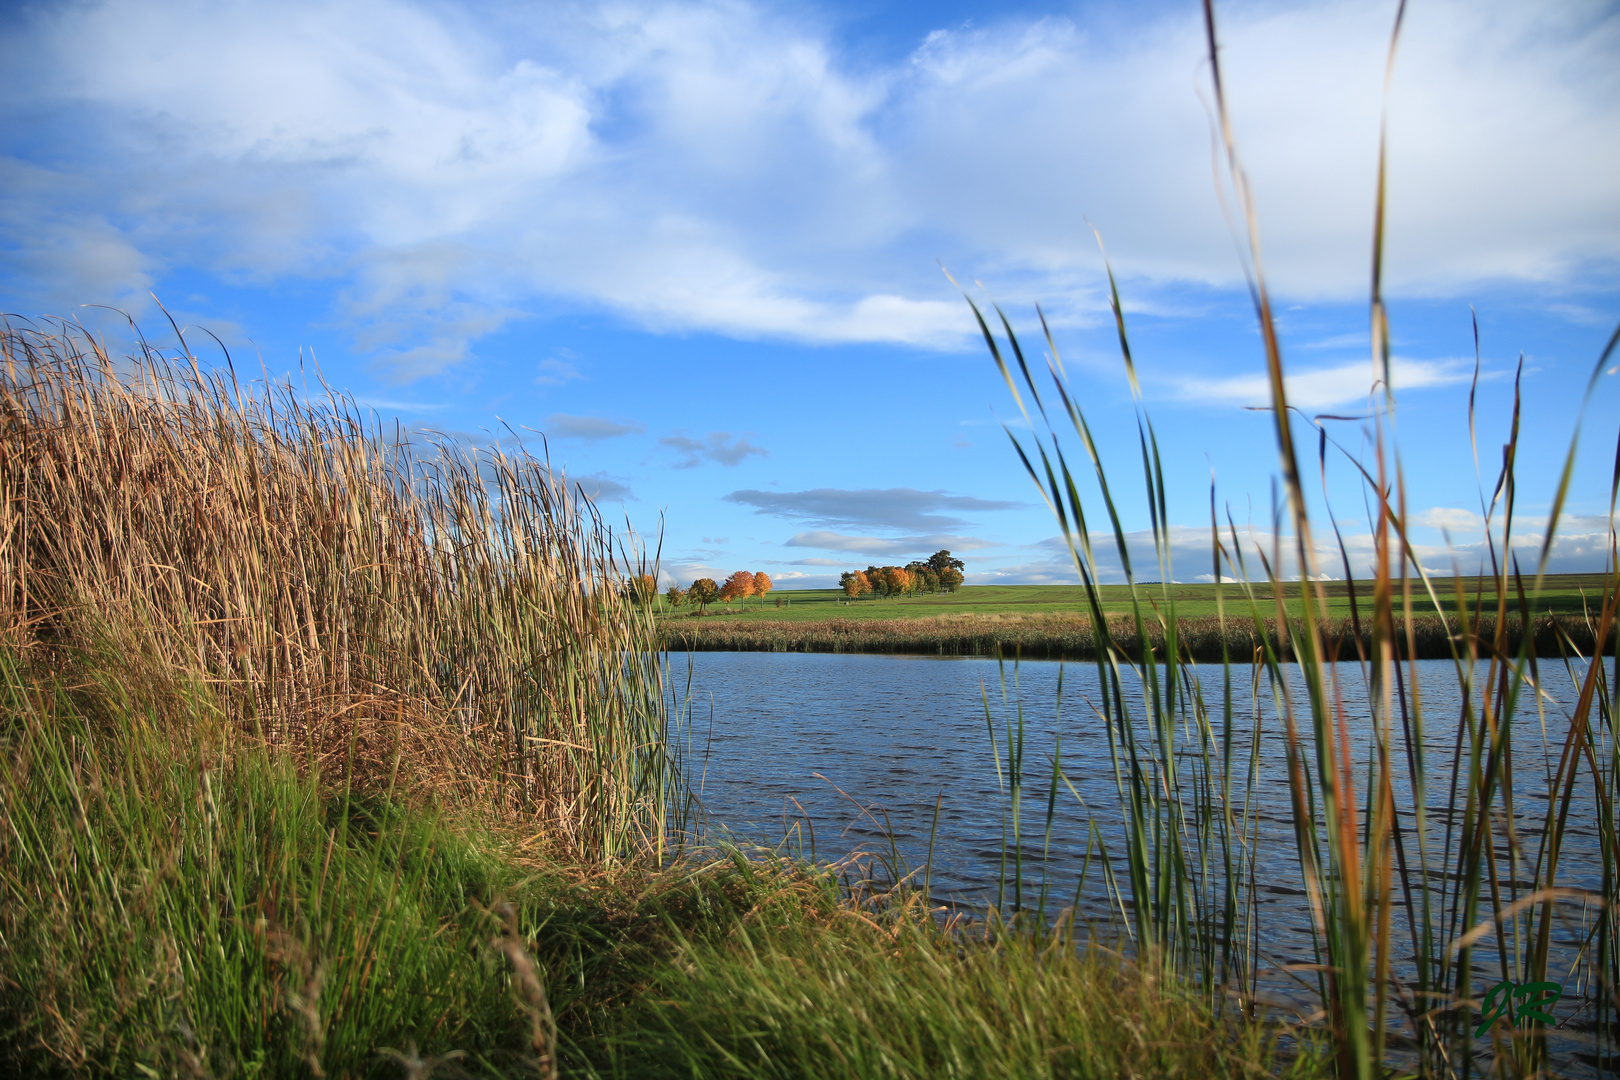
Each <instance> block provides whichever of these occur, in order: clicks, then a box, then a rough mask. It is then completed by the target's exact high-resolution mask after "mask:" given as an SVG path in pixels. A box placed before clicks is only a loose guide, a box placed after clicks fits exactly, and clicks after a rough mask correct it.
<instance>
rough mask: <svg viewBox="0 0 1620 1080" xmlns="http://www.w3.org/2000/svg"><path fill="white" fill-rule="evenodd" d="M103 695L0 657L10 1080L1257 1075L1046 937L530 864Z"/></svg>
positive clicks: (512, 843)
mask: <svg viewBox="0 0 1620 1080" xmlns="http://www.w3.org/2000/svg"><path fill="white" fill-rule="evenodd" d="M98 672H99V677H97V675H98ZM122 675H123V672H122V671H121V669H120V666H119V665H118V664H117V663H116V662H115V661H111V660H106V659H104V660H103V661H102V663H101V664H100V665H86V664H83V663H81V664H79V665H78V668H77V676H78V677H77V678H76V679H75V680H74V682H73V684H72V685H63V684H62V683H61V682H60V680H57V679H55V678H53V677H52V676H51V675H49V674H47V673H42V672H39V671H37V670H36V671H27V670H25V669H23V668H22V667H21V666H20V664H19V660H18V658H17V657H16V656H15V655H14V654H9V653H8V654H5V655H0V695H3V696H0V710H3V713H0V715H3V726H0V744H3V751H4V754H3V757H0V807H3V809H4V813H5V820H6V825H7V829H6V832H5V835H4V837H3V838H0V857H3V859H4V865H5V867H6V872H5V878H4V890H3V892H0V974H3V977H4V980H5V981H4V991H3V993H0V1062H3V1066H4V1067H5V1068H6V1069H7V1070H8V1071H9V1072H10V1073H11V1074H12V1075H31V1076H35V1075H37V1076H48V1075H60V1076H141V1075H147V1076H216V1077H224V1076H265V1077H269V1076H300V1075H315V1076H321V1075H325V1076H333V1077H338V1076H346V1077H361V1076H379V1077H385V1076H406V1077H412V1076H417V1077H420V1076H427V1075H431V1074H433V1073H435V1072H439V1073H441V1074H443V1075H468V1074H471V1075H476V1076H522V1075H541V1076H558V1075H561V1076H604V1077H648V1076H671V1077H675V1076H706V1077H707V1076H738V1077H744V1076H748V1077H752V1076H780V1077H815V1076H825V1077H835V1076H836V1077H846V1076H857V1077H866V1076H871V1077H916V1078H918V1080H922V1078H925V1077H938V1076H947V1077H963V1078H969V1077H980V1076H1009V1077H1011V1076H1062V1077H1099V1078H1102V1077H1114V1076H1205V1075H1209V1076H1231V1077H1248V1076H1262V1075H1267V1074H1268V1071H1270V1070H1271V1069H1272V1065H1273V1061H1272V1056H1271V1048H1269V1047H1268V1046H1266V1045H1264V1044H1262V1043H1261V1042H1260V1041H1259V1038H1258V1036H1259V1032H1258V1031H1257V1030H1249V1031H1240V1030H1235V1029H1232V1028H1231V1027H1230V1026H1229V1025H1223V1024H1220V1023H1217V1022H1215V1021H1214V1020H1213V1019H1212V1017H1211V1016H1210V1014H1209V1013H1208V1011H1207V1010H1206V1009H1205V1007H1204V1006H1203V1004H1202V1003H1201V1002H1199V1001H1198V1000H1196V999H1195V998H1192V997H1190V996H1189V995H1188V994H1187V992H1185V991H1183V990H1180V989H1178V986H1179V984H1178V983H1177V982H1176V981H1175V980H1173V979H1172V980H1169V981H1166V980H1164V979H1162V978H1155V977H1151V976H1148V975H1144V974H1143V973H1141V972H1139V971H1137V970H1136V969H1134V968H1132V967H1130V966H1129V965H1126V964H1123V963H1121V962H1120V961H1119V960H1118V959H1117V958H1109V957H1108V956H1106V955H1104V954H1101V953H1097V952H1090V953H1086V952H1080V951H1076V949H1075V948H1074V942H1073V941H1072V940H1068V939H1050V940H1046V941H1044V942H1042V941H1040V940H1038V939H1036V938H1033V937H1030V936H1027V935H1021V934H1010V935H1009V934H1003V935H999V936H992V935H987V934H986V933H985V928H984V927H982V926H981V927H979V928H977V929H965V928H957V929H954V930H952V929H948V928H943V927H941V926H940V925H939V924H938V923H936V922H935V921H934V919H933V918H932V917H930V916H929V915H928V913H927V912H926V911H925V910H924V909H922V908H921V907H920V906H919V905H918V904H917V902H916V898H915V897H910V896H905V895H901V896H897V897H890V898H888V899H887V900H884V899H877V900H874V899H872V898H870V897H868V900H867V902H866V903H864V904H852V903H850V902H849V901H848V900H846V899H845V894H844V893H843V892H842V891H841V888H840V885H839V883H838V880H837V878H836V876H835V875H834V874H833V873H832V872H829V871H827V870H817V869H815V868H808V867H801V866H796V865H793V864H789V863H783V862H778V861H774V860H763V859H760V858H757V857H756V858H754V859H748V858H744V857H742V856H741V855H735V856H732V857H722V858H720V859H718V860H715V859H713V858H712V857H711V858H709V859H704V858H702V857H700V856H699V855H698V854H697V853H693V854H692V855H690V856H688V857H687V858H684V859H681V860H676V861H674V862H672V863H671V864H669V865H666V866H664V867H663V868H656V867H654V866H652V865H650V864H646V863H642V864H640V865H633V866H623V867H620V868H618V869H617V870H610V869H607V868H603V867H600V866H595V867H593V866H589V865H582V864H579V863H577V862H576V863H558V862H556V861H554V860H551V859H547V858H544V857H541V856H537V855H536V853H535V844H534V838H533V835H532V833H531V832H530V831H529V830H527V829H525V828H523V827H521V826H520V825H519V824H517V823H514V822H510V821H504V822H503V821H499V820H493V819H490V818H488V817H486V816H481V815H474V814H469V813H468V812H467V808H465V807H464V808H462V810H461V811H460V812H450V811H447V810H445V809H444V808H442V807H433V806H431V805H426V804H424V803H423V802H422V801H421V800H420V799H419V798H415V797H412V795H411V793H410V792H409V791H407V790H403V789H398V790H388V789H384V790H380V791H374V792H370V793H362V792H361V791H360V790H358V789H357V788H356V786H355V785H354V784H353V783H351V782H350V781H351V780H353V779H355V777H354V776H353V774H352V773H351V772H350V771H348V769H347V768H346V767H345V766H344V765H343V764H342V763H337V764H335V765H333V766H332V767H331V771H329V772H316V771H312V770H310V769H308V768H303V767H301V763H300V762H298V761H296V760H294V759H293V758H291V757H289V756H287V755H285V754H278V753H276V752H275V751H273V750H270V749H268V748H266V747H264V746H263V745H262V744H253V743H248V742H244V741H241V740H238V739H234V738H233V737H232V735H231V733H230V732H229V731H228V730H227V729H225V728H224V727H223V726H222V725H221V712H220V709H219V707H218V702H217V701H214V700H211V697H210V695H209V693H208V692H207V691H206V690H205V689H203V688H200V687H193V688H191V690H190V691H189V692H188V693H186V694H185V695H184V696H183V698H181V699H178V700H177V699H165V701H163V702H159V701H154V700H151V699H149V698H144V697H143V695H141V694H140V693H138V692H133V691H132V690H131V689H130V688H129V687H128V686H127V684H126V681H125V680H124V679H123V678H122ZM87 676H88V677H90V678H89V681H88V682H87V681H86V677H87ZM176 708H181V709H183V710H184V711H183V712H182V713H180V714H176V713H175V712H173V711H172V710H174V709H176ZM1310 1067H1311V1062H1310V1060H1308V1059H1307V1060H1298V1061H1296V1062H1295V1068H1296V1069H1297V1070H1301V1071H1302V1074H1303V1073H1304V1072H1308V1071H1309V1069H1310Z"/></svg>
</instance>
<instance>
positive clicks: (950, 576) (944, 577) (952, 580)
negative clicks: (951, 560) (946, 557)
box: [939, 566, 962, 593]
mask: <svg viewBox="0 0 1620 1080" xmlns="http://www.w3.org/2000/svg"><path fill="white" fill-rule="evenodd" d="M960 584H962V571H960V570H958V569H957V568H956V567H954V566H947V567H946V568H945V569H943V570H941V571H940V572H939V587H940V588H942V589H944V590H945V591H946V592H948V593H953V592H955V591H956V587H957V586H958V585H960Z"/></svg>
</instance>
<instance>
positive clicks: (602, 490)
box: [567, 472, 636, 502]
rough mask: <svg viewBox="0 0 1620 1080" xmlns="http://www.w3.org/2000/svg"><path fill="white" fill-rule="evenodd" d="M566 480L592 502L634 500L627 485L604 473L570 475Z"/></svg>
mask: <svg viewBox="0 0 1620 1080" xmlns="http://www.w3.org/2000/svg"><path fill="white" fill-rule="evenodd" d="M567 479H568V481H569V482H570V483H571V484H574V485H575V486H577V487H578V489H579V490H580V491H582V492H584V494H585V497H586V498H587V499H590V500H591V501H592V502H632V501H634V500H635V498H636V497H635V496H634V495H633V494H631V492H630V486H629V485H628V484H625V483H623V482H621V481H619V480H615V479H614V478H613V477H611V476H609V475H608V474H607V473H605V472H595V473H585V474H583V475H575V474H573V473H570V474H569V475H568V477H567Z"/></svg>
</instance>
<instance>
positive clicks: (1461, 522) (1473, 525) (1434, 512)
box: [1412, 506, 1485, 533]
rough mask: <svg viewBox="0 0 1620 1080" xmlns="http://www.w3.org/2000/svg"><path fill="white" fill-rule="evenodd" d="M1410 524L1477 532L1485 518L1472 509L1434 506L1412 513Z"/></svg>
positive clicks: (1462, 531) (1456, 531)
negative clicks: (1418, 512)
mask: <svg viewBox="0 0 1620 1080" xmlns="http://www.w3.org/2000/svg"><path fill="white" fill-rule="evenodd" d="M1412 524H1414V525H1423V526H1426V527H1427V528H1430V529H1447V530H1449V531H1451V532H1453V533H1467V532H1478V531H1479V530H1480V529H1481V528H1483V527H1484V525H1485V519H1484V518H1482V517H1480V516H1479V514H1478V513H1476V512H1475V511H1473V510H1460V509H1457V508H1455V507H1450V506H1435V507H1431V508H1429V509H1428V510H1425V511H1423V512H1422V513H1421V514H1414V515H1412Z"/></svg>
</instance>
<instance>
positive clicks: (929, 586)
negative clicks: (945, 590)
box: [906, 561, 939, 593]
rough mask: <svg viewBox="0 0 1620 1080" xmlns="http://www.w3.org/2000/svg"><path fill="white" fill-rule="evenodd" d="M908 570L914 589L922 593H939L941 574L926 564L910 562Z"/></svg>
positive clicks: (907, 565)
mask: <svg viewBox="0 0 1620 1080" xmlns="http://www.w3.org/2000/svg"><path fill="white" fill-rule="evenodd" d="M906 570H907V571H908V572H909V573H910V574H911V577H912V588H913V589H915V590H916V591H917V592H920V593H937V592H939V572H938V571H937V570H935V569H934V568H933V567H932V566H929V565H928V564H927V563H925V562H920V561H916V562H909V563H907V564H906Z"/></svg>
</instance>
